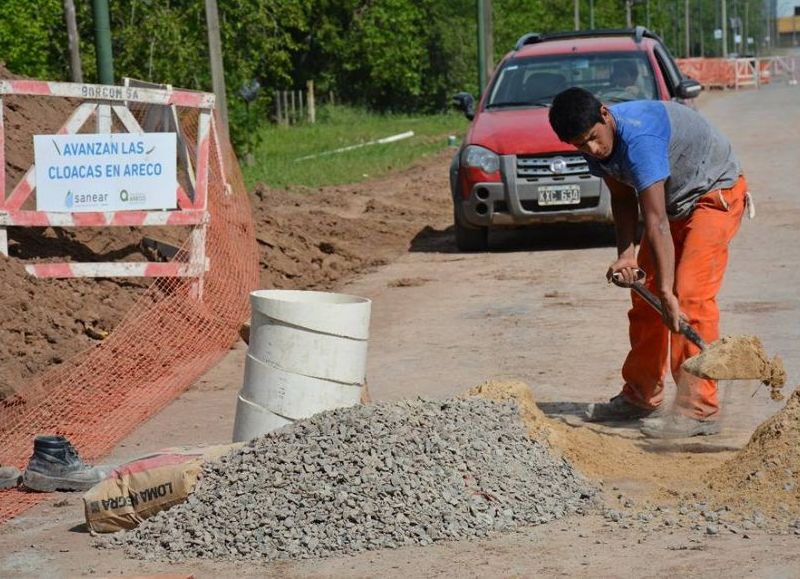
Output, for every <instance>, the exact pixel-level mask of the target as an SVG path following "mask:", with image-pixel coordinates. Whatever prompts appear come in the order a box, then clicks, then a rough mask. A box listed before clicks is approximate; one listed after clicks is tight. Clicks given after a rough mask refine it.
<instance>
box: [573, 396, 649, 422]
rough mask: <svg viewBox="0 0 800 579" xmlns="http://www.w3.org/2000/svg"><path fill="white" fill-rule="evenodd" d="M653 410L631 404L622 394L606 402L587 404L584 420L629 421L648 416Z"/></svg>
mask: <svg viewBox="0 0 800 579" xmlns="http://www.w3.org/2000/svg"><path fill="white" fill-rule="evenodd" d="M652 413H653V411H652V410H650V409H647V408H641V407H639V406H636V405H635V404H631V403H630V402H628V401H627V400H625V397H624V396H623V395H622V394H617V395H616V396H614V397H613V398H612V399H611V400H609V401H608V402H598V403H595V404H589V406H588V407H587V408H586V415H585V418H584V420H586V421H587V422H630V421H633V420H639V419H641V418H644V417H646V416H650V414H652Z"/></svg>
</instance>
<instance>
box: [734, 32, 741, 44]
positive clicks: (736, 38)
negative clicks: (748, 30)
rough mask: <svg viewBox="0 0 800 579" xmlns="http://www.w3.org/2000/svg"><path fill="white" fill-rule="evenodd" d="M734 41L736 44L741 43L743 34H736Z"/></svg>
mask: <svg viewBox="0 0 800 579" xmlns="http://www.w3.org/2000/svg"><path fill="white" fill-rule="evenodd" d="M733 43H734V44H741V43H742V35H741V34H736V35H735V36H734V37H733Z"/></svg>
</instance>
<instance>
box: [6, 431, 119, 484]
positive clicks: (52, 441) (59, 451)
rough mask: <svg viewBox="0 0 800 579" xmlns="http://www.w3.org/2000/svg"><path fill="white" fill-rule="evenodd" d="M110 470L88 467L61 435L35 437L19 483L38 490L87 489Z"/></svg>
mask: <svg viewBox="0 0 800 579" xmlns="http://www.w3.org/2000/svg"><path fill="white" fill-rule="evenodd" d="M109 472H111V468H109V467H101V466H89V465H87V464H84V462H83V461H82V460H81V458H80V457H79V456H78V451H77V450H75V447H74V446H72V444H71V443H70V442H69V440H67V439H66V438H64V437H63V436H47V435H44V436H37V437H36V438H35V439H34V441H33V456H31V460H30V462H28V468H26V469H25V473H24V474H23V475H22V483H23V484H24V485H25V486H26V487H28V488H29V489H31V490H34V491H41V492H49V493H51V492H53V491H56V490H59V491H87V490H89V489H90V488H92V487H93V486H94V485H96V484H97V483H99V482H100V481H101V480H103V479H104V478H105V477H106V476H107V475H108V473H109Z"/></svg>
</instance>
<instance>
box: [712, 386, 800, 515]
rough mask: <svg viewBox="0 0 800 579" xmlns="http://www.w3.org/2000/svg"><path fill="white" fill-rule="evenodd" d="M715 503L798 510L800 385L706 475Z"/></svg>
mask: <svg viewBox="0 0 800 579" xmlns="http://www.w3.org/2000/svg"><path fill="white" fill-rule="evenodd" d="M706 480H707V482H708V486H709V488H710V489H711V490H712V491H713V492H714V494H715V496H714V499H715V502H716V503H718V504H726V505H734V506H736V507H738V508H740V509H742V508H747V509H752V508H760V509H762V510H763V511H765V512H768V513H775V512H777V511H779V510H781V508H782V507H784V508H785V505H791V508H790V510H791V512H792V513H793V514H798V511H800V388H797V389H796V390H795V391H794V393H793V394H792V395H791V396H790V397H789V400H788V401H787V403H786V406H785V407H784V408H783V409H782V410H781V411H780V412H778V413H777V414H775V415H774V416H772V417H771V418H769V419H768V420H767V421H766V422H764V423H763V424H761V425H760V426H759V427H758V428H757V429H756V431H755V432H754V433H753V436H752V437H751V438H750V441H749V442H748V443H747V444H746V445H745V447H744V448H743V449H742V450H741V451H739V452H738V453H737V454H736V456H735V457H733V458H732V459H731V460H729V461H727V462H725V463H724V464H723V465H722V466H720V467H718V468H716V469H714V470H713V471H711V472H710V473H708V476H707V477H706Z"/></svg>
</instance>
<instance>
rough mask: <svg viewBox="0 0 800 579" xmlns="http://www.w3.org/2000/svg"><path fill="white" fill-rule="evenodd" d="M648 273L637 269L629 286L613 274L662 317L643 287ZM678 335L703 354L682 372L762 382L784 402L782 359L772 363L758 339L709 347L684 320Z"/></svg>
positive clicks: (615, 280) (732, 339)
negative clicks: (634, 277) (681, 335)
mask: <svg viewBox="0 0 800 579" xmlns="http://www.w3.org/2000/svg"><path fill="white" fill-rule="evenodd" d="M645 275H646V274H645V272H644V271H643V270H641V269H637V270H636V273H635V276H636V279H635V280H634V281H633V283H630V284H629V283H626V282H625V281H623V279H622V275H621V274H619V273H614V274H613V275H612V276H611V281H612V282H613V283H614V285H617V286H619V287H624V288H630V289H631V290H633V291H634V292H636V293H637V294H638V295H639V296H640V297H641V298H642V299H643V300H644V301H645V302H647V303H648V304H649V305H650V307H652V308H653V309H654V310H656V311H657V312H658V313H659V314H661V315H662V316H663V314H664V310H663V308H662V307H661V300H659V299H658V298H657V297H656V296H655V295H653V293H652V292H651V291H650V290H648V289H647V288H646V287H645V286H644V283H643V282H644V279H645ZM679 331H680V333H681V334H683V335H684V336H685V337H686V339H688V340H689V341H690V342H692V343H693V344H694V345H696V346H697V347H698V348H700V353H699V354H697V355H695V356H692V357H691V358H687V359H686V360H685V361H684V362H683V364H682V365H681V368H683V369H684V370H685V371H686V372H688V373H689V374H692V375H694V376H698V377H700V378H707V379H711V380H760V381H761V382H762V383H763V384H764V385H765V386H768V387H769V388H770V396H771V397H772V399H773V400H782V399H783V394H781V392H780V390H781V388H783V385H784V384H785V383H786V370H784V367H783V361H782V360H781V359H780V357H779V356H775V358H773V359H772V360H770V359H769V358H768V357H767V355H766V352H765V351H764V346H763V345H762V344H761V340H759V339H758V338H757V337H756V336H728V337H725V338H722V339H720V340H717V341H716V342H712V343H711V344H706V342H705V340H703V338H701V337H700V335H699V334H698V333H697V331H696V330H695V329H694V328H693V327H692V326H691V325H690V324H689V323H688V322H686V320H681V321H680V325H679Z"/></svg>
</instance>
